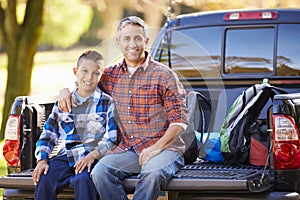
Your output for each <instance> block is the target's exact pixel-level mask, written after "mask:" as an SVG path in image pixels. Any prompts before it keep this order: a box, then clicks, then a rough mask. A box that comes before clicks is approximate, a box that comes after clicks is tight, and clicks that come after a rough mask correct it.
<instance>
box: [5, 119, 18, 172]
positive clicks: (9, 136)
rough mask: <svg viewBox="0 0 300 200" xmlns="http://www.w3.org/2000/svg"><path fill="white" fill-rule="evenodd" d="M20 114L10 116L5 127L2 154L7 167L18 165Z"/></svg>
mask: <svg viewBox="0 0 300 200" xmlns="http://www.w3.org/2000/svg"><path fill="white" fill-rule="evenodd" d="M19 127H20V116H10V117H9V118H8V120H7V123H6V127H5V143H4V146H3V156H4V158H5V160H6V161H7V164H8V166H9V167H12V166H13V167H15V166H20V163H18V162H19V154H20V128H19Z"/></svg>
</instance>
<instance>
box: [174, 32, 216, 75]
mask: <svg viewBox="0 0 300 200" xmlns="http://www.w3.org/2000/svg"><path fill="white" fill-rule="evenodd" d="M220 43H221V28H220V27H204V28H193V29H182V30H177V31H173V32H172V35H171V49H170V50H171V54H170V56H171V60H172V63H171V67H172V69H173V70H175V71H176V72H177V73H178V74H179V75H182V76H184V77H203V78H207V77H220V76H221V71H220V68H221V67H220V66H221V47H220Z"/></svg>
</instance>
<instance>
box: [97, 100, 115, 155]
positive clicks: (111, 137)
mask: <svg viewBox="0 0 300 200" xmlns="http://www.w3.org/2000/svg"><path fill="white" fill-rule="evenodd" d="M117 139H118V135H117V124H116V121H115V104H114V102H113V101H112V102H111V104H110V105H109V108H108V111H107V115H106V132H105V134H104V136H103V138H102V140H101V141H100V142H99V143H98V146H97V150H98V152H99V154H100V156H101V157H102V156H104V155H105V153H106V152H107V151H108V150H112V149H114V148H115V147H116V145H117Z"/></svg>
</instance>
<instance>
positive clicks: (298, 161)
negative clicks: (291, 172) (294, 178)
mask: <svg viewBox="0 0 300 200" xmlns="http://www.w3.org/2000/svg"><path fill="white" fill-rule="evenodd" d="M272 137H273V154H274V169H275V170H280V169H284V170H287V169H298V168H300V143H299V131H298V127H297V125H296V123H295V121H294V119H293V118H292V117H290V116H287V115H273V136H272Z"/></svg>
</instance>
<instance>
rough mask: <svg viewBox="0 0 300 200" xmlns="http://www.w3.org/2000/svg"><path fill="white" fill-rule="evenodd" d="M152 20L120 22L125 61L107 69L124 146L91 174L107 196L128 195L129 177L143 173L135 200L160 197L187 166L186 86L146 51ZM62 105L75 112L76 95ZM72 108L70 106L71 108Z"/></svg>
mask: <svg viewBox="0 0 300 200" xmlns="http://www.w3.org/2000/svg"><path fill="white" fill-rule="evenodd" d="M148 42H149V37H148V28H147V25H146V23H145V22H144V21H143V20H142V19H140V18H138V17H136V16H131V17H126V18H124V19H122V20H121V22H120V24H119V26H118V35H117V44H118V46H119V48H120V49H121V52H122V53H123V55H124V60H123V61H122V62H121V63H119V64H116V65H114V66H111V67H109V68H106V69H105V71H104V73H103V75H102V77H101V80H100V82H99V86H100V87H101V88H102V89H103V90H104V91H106V92H107V93H108V94H110V95H111V96H112V97H113V98H114V101H115V104H116V111H117V117H118V119H117V123H118V126H119V129H120V137H119V145H118V146H117V148H116V149H115V150H114V151H113V152H112V154H109V155H106V156H104V157H103V158H102V159H101V160H100V161H99V162H98V163H97V164H96V166H95V167H94V169H93V170H92V173H91V177H92V180H93V182H94V184H95V187H96V188H97V191H98V193H99V194H100V199H101V200H106V199H107V200H108V199H109V200H111V199H116V200H120V199H127V195H126V192H125V190H124V187H123V186H122V183H123V180H124V179H125V178H128V177H130V176H132V175H134V174H138V179H139V180H138V182H137V184H136V190H135V192H134V196H133V199H137V200H141V199H143V200H148V199H157V198H158V196H159V194H160V192H161V190H162V189H163V188H164V187H165V186H166V185H167V184H168V182H169V180H170V179H171V177H172V176H173V175H174V174H175V173H176V172H177V171H178V170H179V169H180V168H181V167H182V166H183V165H184V159H183V151H184V149H185V145H184V142H183V140H182V138H181V137H179V136H180V134H181V133H183V131H184V130H185V129H186V126H187V125H186V124H187V109H186V105H185V95H186V94H185V90H184V89H183V86H182V84H181V83H180V82H179V80H178V77H177V76H176V74H175V73H174V72H173V71H172V70H171V69H169V68H168V67H167V66H165V65H163V64H161V63H159V62H157V61H155V60H153V59H152V58H151V56H150V55H149V53H148V52H147V51H146V50H145V49H146V46H147V44H148ZM59 102H60V107H61V108H62V109H64V108H65V110H67V109H68V110H69V109H70V107H71V101H70V95H69V92H68V91H66V89H63V90H61V92H60V100H59ZM66 108H67V109H66Z"/></svg>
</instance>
